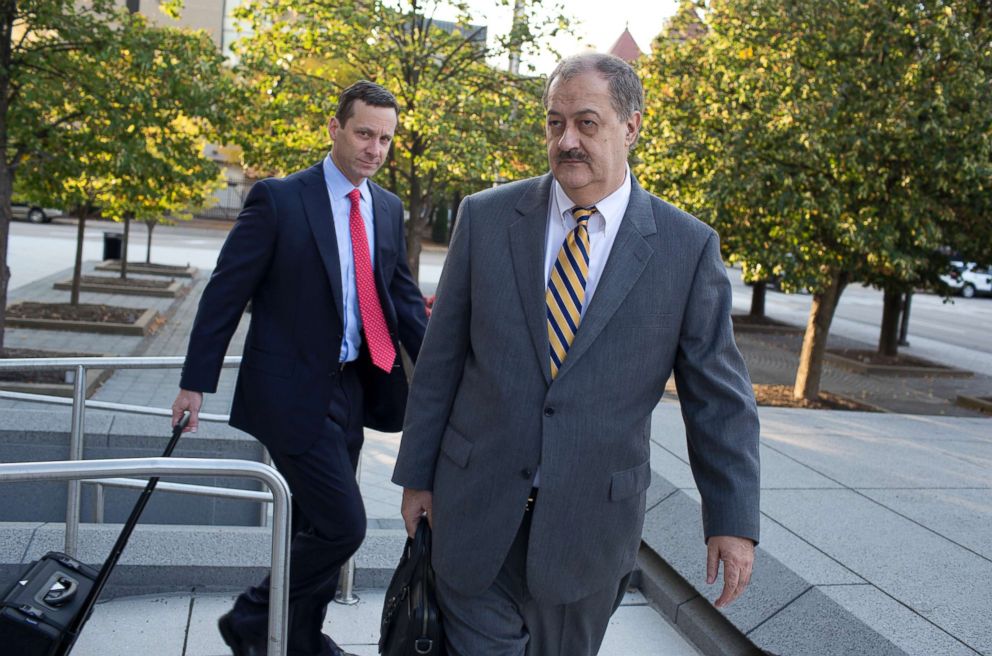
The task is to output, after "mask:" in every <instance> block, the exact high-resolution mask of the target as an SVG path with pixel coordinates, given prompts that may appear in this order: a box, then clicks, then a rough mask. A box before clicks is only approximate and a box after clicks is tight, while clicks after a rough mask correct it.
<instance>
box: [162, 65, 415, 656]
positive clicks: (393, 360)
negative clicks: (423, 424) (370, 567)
mask: <svg viewBox="0 0 992 656" xmlns="http://www.w3.org/2000/svg"><path fill="white" fill-rule="evenodd" d="M398 111H399V108H398V105H397V103H396V99H395V98H394V97H393V96H392V94H390V93H389V92H388V91H387V90H386V89H384V88H382V87H381V86H379V85H377V84H373V83H371V82H364V81H363V82H358V83H356V84H354V85H352V86H351V87H349V88H348V89H345V91H344V92H343V93H342V94H341V97H340V98H339V102H338V109H337V112H336V113H335V115H334V117H333V118H331V119H330V123H329V125H328V130H329V133H330V137H331V140H332V141H333V147H332V148H331V152H330V154H329V155H328V156H327V157H325V158H324V160H323V161H322V162H320V163H319V164H316V165H315V166H312V167H310V168H309V169H306V170H303V171H299V172H297V173H294V174H292V175H290V176H288V177H286V178H282V179H268V180H262V181H261V182H259V183H257V184H256V185H255V186H254V187H252V189H251V192H250V193H249V194H248V198H247V200H246V201H245V205H244V208H243V209H242V211H241V213H240V214H239V215H238V219H237V221H236V223H235V225H234V228H233V229H232V230H231V233H230V235H229V236H228V238H227V241H226V242H225V244H224V247H223V249H222V250H221V252H220V256H219V258H218V260H217V267H216V268H215V269H214V272H213V275H212V276H211V278H210V282H209V283H208V284H207V286H206V288H205V289H204V291H203V296H202V298H201V299H200V306H199V309H198V311H197V315H196V320H195V322H194V324H193V330H192V333H191V335H190V341H189V349H188V351H187V354H186V363H185V366H184V367H183V372H182V378H181V381H180V392H179V395H178V396H177V397H176V401H175V403H174V404H173V406H172V410H173V423H175V422H176V421H177V420H178V417H180V416H181V415H182V412H183V411H184V410H189V411H190V413H191V415H192V416H191V419H190V424H189V428H188V429H187V430H193V431H195V430H196V427H197V415H198V413H199V410H200V406H201V404H202V402H203V393H204V392H208V393H210V392H214V391H216V389H217V379H218V377H219V375H220V370H221V363H222V361H223V358H224V354H225V353H226V351H227V347H228V344H229V342H230V339H231V336H232V335H233V333H234V331H235V329H236V328H237V325H238V322H239V321H240V319H241V315H242V312H243V311H244V308H245V306H246V304H247V303H248V301H249V300H250V301H251V303H252V313H251V324H250V327H249V329H248V336H247V338H246V342H245V350H244V356H243V360H242V363H241V369H240V371H239V374H238V382H237V387H236V389H235V393H234V400H233V403H232V405H231V425H232V426H234V427H236V428H240V429H242V430H244V431H246V432H248V433H250V434H251V435H253V436H255V437H256V438H257V439H258V440H259V441H260V442H262V444H264V445H265V446H266V447H267V448H268V450H269V453H270V454H271V456H272V460H273V462H274V463H275V465H276V467H278V469H279V471H280V472H281V473H282V474H283V476H284V477H285V478H286V480H287V482H288V483H289V487H290V489H291V491H292V493H293V530H294V534H293V540H292V549H291V558H292V560H291V562H292V566H291V568H290V584H289V590H290V602H289V603H290V614H289V645H288V646H289V653H290V654H293V655H294V656H296V655H299V656H302V655H304V654H306V655H308V656H309V655H314V656H338V655H340V654H343V653H344V652H342V651H341V648H340V647H338V646H337V645H336V644H335V643H334V641H333V640H331V639H330V637H328V636H326V635H324V634H323V633H322V632H321V626H322V624H323V621H324V616H325V614H326V611H327V604H328V603H329V602H330V600H331V599H332V598H333V596H334V593H335V588H336V587H337V582H338V571H339V569H340V568H341V566H342V564H344V563H345V562H346V561H347V560H348V558H350V557H351V555H352V554H354V553H355V551H357V549H358V547H359V546H360V545H361V543H362V540H363V539H364V537H365V527H366V518H365V508H364V505H363V504H362V497H361V492H360V491H359V488H358V484H357V482H356V480H355V469H356V467H357V465H358V456H359V452H360V450H361V446H362V440H363V436H362V429H363V426H368V427H370V428H374V429H377V430H384V431H398V430H399V429H400V428H401V426H402V420H403V412H404V407H405V403H406V393H407V386H406V377H405V375H404V371H403V367H402V364H401V359H400V357H399V353H400V349H399V345H400V343H402V344H403V346H404V347H406V350H407V353H409V355H410V356H411V358H413V359H416V357H417V353H418V352H419V350H420V343H421V341H422V339H423V336H424V329H425V325H426V313H425V309H424V301H423V297H422V296H421V294H420V290H419V289H418V288H417V285H416V283H415V282H414V281H413V278H412V276H411V275H410V270H409V268H408V266H407V263H406V248H405V242H404V231H403V206H402V203H401V202H400V200H399V198H397V197H396V196H395V195H393V194H391V193H389V192H388V191H386V190H384V189H382V188H381V187H379V186H378V185H376V184H375V183H373V182H371V181H370V180H369V179H368V178H369V176H371V175H373V174H375V172H376V171H377V170H379V167H380V166H382V163H383V162H384V161H385V159H386V156H387V153H388V151H389V146H390V143H391V141H392V138H393V134H394V132H395V130H396V124H397V118H398ZM268 593H269V589H268V580H267V579H266V580H265V581H263V582H262V583H260V584H259V585H258V586H255V587H252V588H250V589H248V590H247V591H245V592H244V593H243V594H241V595H240V596H239V597H238V599H237V601H236V602H235V604H234V608H233V610H231V611H230V612H229V613H227V614H226V615H224V616H223V617H221V618H220V621H219V626H220V631H221V634H222V636H223V637H224V640H225V642H227V644H228V646H230V647H231V649H232V651H233V652H234V654H235V656H249V655H255V654H265V653H266V649H265V646H266V626H267V615H268V597H269V594H268Z"/></svg>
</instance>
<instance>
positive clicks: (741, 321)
mask: <svg viewBox="0 0 992 656" xmlns="http://www.w3.org/2000/svg"><path fill="white" fill-rule="evenodd" d="M730 318H731V319H732V320H733V322H734V325H735V326H738V325H740V326H773V327H776V328H780V327H788V328H794V326H793V325H792V324H788V323H785V322H783V321H777V320H776V319H770V318H768V317H767V316H760V315H759V316H755V315H751V314H733V315H731V316H730Z"/></svg>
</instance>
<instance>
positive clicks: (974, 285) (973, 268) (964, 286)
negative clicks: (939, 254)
mask: <svg viewBox="0 0 992 656" xmlns="http://www.w3.org/2000/svg"><path fill="white" fill-rule="evenodd" d="M940 279H941V280H942V281H944V283H945V284H946V285H947V286H948V287H950V288H951V290H952V291H954V292H956V293H958V294H961V296H964V297H965V298H973V297H974V296H976V295H977V294H992V268H990V267H987V266H978V265H977V264H975V263H974V262H957V261H955V262H951V270H950V271H948V272H947V273H945V274H944V275H942V276H941V277H940Z"/></svg>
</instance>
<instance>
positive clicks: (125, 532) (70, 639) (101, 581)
mask: <svg viewBox="0 0 992 656" xmlns="http://www.w3.org/2000/svg"><path fill="white" fill-rule="evenodd" d="M189 418H190V414H189V412H188V411H187V412H184V413H183V416H182V418H181V419H180V420H179V422H178V423H177V424H176V425H175V427H174V428H173V429H172V438H171V439H170V440H169V444H168V445H167V446H166V447H165V451H164V452H163V453H162V456H163V457H165V458H168V457H169V456H171V455H172V452H173V451H174V450H175V448H176V444H177V443H178V442H179V438H180V437H181V436H182V434H183V429H184V428H186V426H187V425H188V424H189ZM157 485H158V476H155V477H153V478H150V479H148V485H146V486H145V489H144V490H142V492H141V496H140V497H138V501H137V502H136V503H135V504H134V509H133V510H131V514H130V516H128V518H127V521H126V522H125V523H124V528H123V529H121V534H120V535H118V536H117V541H116V542H114V546H113V548H112V549H111V550H110V557H108V558H107V560H106V562H104V563H103V567H101V568H100V573H99V574H98V575H97V577H96V580H94V581H93V588H92V589H91V590H90V593H89V594H88V595H87V596H86V601H84V602H83V606H82V608H80V609H79V613H78V614H77V615H76V617H75V618H73V622H72V626H70V627H68V629H67V631H66V633H67V639H66V640H65V642H64V643H63V647H64V649H62V650H60V651H59V654H60V656H64V655H65V654H68V653H69V652H70V651H71V650H72V647H73V644H75V642H76V638H77V637H78V636H79V632H80V631H81V630H82V628H83V624H85V623H86V620H88V619H89V615H90V613H91V612H92V611H93V606H95V605H96V600H97V599H98V598H99V597H100V593H101V592H102V591H103V588H104V586H106V584H107V579H109V578H110V573H111V572H113V571H114V567H115V566H116V565H117V561H118V560H120V558H121V554H122V553H124V547H126V546H127V541H128V540H129V539H130V538H131V533H133V532H134V527H135V526H136V525H137V524H138V519H139V518H140V517H141V513H142V512H144V510H145V506H147V505H148V500H149V499H150V498H151V496H152V492H154V491H155V486H157Z"/></svg>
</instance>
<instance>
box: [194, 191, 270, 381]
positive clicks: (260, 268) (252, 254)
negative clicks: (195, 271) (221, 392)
mask: <svg viewBox="0 0 992 656" xmlns="http://www.w3.org/2000/svg"><path fill="white" fill-rule="evenodd" d="M275 241H276V217H275V208H274V207H273V202H272V198H271V192H270V190H269V188H268V185H267V183H266V181H264V180H263V181H261V182H258V183H256V184H255V185H254V186H253V187H252V188H251V191H250V192H249V193H248V198H247V199H246V200H245V205H244V208H242V210H241V212H240V213H239V214H238V218H237V220H236V221H235V223H234V227H233V228H232V229H231V232H230V233H229V234H228V236H227V240H226V241H225V242H224V246H223V248H221V251H220V255H219V256H218V258H217V266H216V267H215V268H214V271H213V273H212V274H211V276H210V280H209V281H208V282H207V286H206V288H205V289H204V290H203V295H202V296H201V297H200V304H199V306H198V308H197V311H196V319H195V320H194V321H193V328H192V331H191V332H190V338H189V347H188V348H187V350H186V362H185V363H184V364H183V371H182V377H181V378H180V382H179V386H180V387H181V388H183V389H188V390H193V391H197V392H208V393H213V392H215V391H217V380H218V379H219V378H220V371H221V365H222V364H223V362H224V355H225V354H226V353H227V347H228V344H229V343H230V341H231V337H232V336H233V335H234V331H235V330H236V329H237V327H238V323H239V322H240V321H241V315H242V314H243V313H244V309H245V306H246V305H247V304H248V301H249V300H250V299H251V297H252V295H253V294H254V293H255V289H256V288H257V287H258V284H259V282H260V281H261V280H262V277H263V276H264V275H265V272H266V271H267V270H268V268H269V264H270V262H271V260H272V254H273V252H274V251H275Z"/></svg>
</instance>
